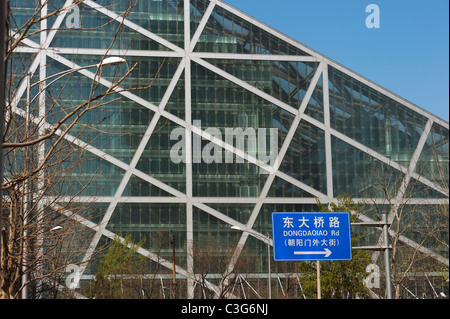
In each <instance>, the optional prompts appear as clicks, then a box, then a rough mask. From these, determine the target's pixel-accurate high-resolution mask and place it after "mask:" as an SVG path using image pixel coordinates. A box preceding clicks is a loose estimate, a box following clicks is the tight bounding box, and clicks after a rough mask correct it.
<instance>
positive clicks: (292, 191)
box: [267, 176, 314, 198]
mask: <svg viewBox="0 0 450 319" xmlns="http://www.w3.org/2000/svg"><path fill="white" fill-rule="evenodd" d="M267 196H268V197H282V198H284V197H309V198H311V197H314V195H312V194H310V193H308V192H307V191H305V190H303V189H301V188H299V187H297V186H295V185H293V184H291V183H289V182H287V181H285V180H284V179H282V178H280V177H278V176H275V178H274V180H273V182H272V186H271V187H270V190H269V193H268V194H267Z"/></svg>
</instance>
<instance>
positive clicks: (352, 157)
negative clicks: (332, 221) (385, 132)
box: [331, 136, 404, 198]
mask: <svg viewBox="0 0 450 319" xmlns="http://www.w3.org/2000/svg"><path fill="white" fill-rule="evenodd" d="M331 147H332V156H333V193H334V196H339V195H345V194H351V196H352V197H353V198H386V196H389V198H394V197H395V196H397V191H398V188H399V187H400V185H401V183H402V182H403V179H404V174H403V173H401V172H400V171H398V170H396V169H394V168H392V167H391V166H388V165H386V164H384V163H382V162H380V161H379V160H377V159H375V158H373V157H371V156H370V155H368V154H367V153H365V152H363V151H360V150H359V149H356V148H354V147H353V146H351V145H350V144H347V143H346V142H344V141H342V140H340V139H338V138H336V137H334V136H332V138H331ZM386 192H387V193H388V195H386Z"/></svg>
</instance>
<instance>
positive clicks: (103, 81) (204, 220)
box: [11, 0, 449, 298]
mask: <svg viewBox="0 0 450 319" xmlns="http://www.w3.org/2000/svg"><path fill="white" fill-rule="evenodd" d="M35 2H36V1H33V0H27V1H22V0H11V10H12V14H13V16H14V22H13V23H12V28H13V29H14V27H16V28H17V27H18V26H20V25H22V24H23V23H25V21H26V20H27V18H28V17H30V16H31V15H33V13H34V7H35ZM78 2H79V1H65V0H64V1H63V0H52V1H49V3H48V4H46V6H45V11H44V10H43V11H42V12H40V13H38V15H40V14H42V15H44V14H48V13H52V12H56V11H58V10H60V9H61V8H67V10H62V11H60V12H58V14H57V15H54V16H50V17H49V18H48V19H46V20H45V21H44V22H41V23H40V24H37V25H35V26H34V27H35V28H37V29H39V28H41V29H42V30H44V31H43V32H42V33H38V34H37V35H34V36H31V37H29V38H26V39H24V40H23V41H22V44H21V46H19V47H18V48H17V49H16V50H15V59H16V62H17V68H23V69H24V70H26V71H27V73H30V74H32V80H33V81H34V82H37V81H45V79H46V78H49V77H50V76H52V75H54V74H57V73H59V72H63V71H66V70H67V71H69V70H71V69H77V68H80V67H83V66H89V65H93V64H96V63H98V62H99V61H100V60H101V59H102V57H103V56H104V55H105V54H106V55H111V56H121V57H123V58H124V59H125V60H126V64H122V65H120V66H117V67H110V68H107V67H103V68H102V69H101V72H97V73H96V71H95V69H94V70H89V69H83V70H79V71H77V72H74V73H73V74H71V75H70V77H65V78H62V79H61V80H59V81H57V82H55V83H53V84H52V85H51V86H49V87H48V88H47V89H46V92H45V96H46V99H45V101H44V102H43V104H42V103H41V104H39V105H40V106H38V107H36V108H34V109H33V108H32V109H31V111H30V112H35V113H33V114H34V115H35V116H36V114H37V112H38V111H37V110H38V109H39V108H46V109H45V110H44V111H45V113H46V116H45V122H46V125H48V126H49V127H52V125H55V123H56V122H57V121H58V119H59V118H60V117H61V116H62V115H63V114H64V112H67V111H68V110H71V109H72V108H73V107H74V106H76V105H79V104H80V103H82V102H83V101H86V100H89V98H90V97H92V96H95V94H99V93H101V92H104V91H105V90H108V88H109V87H111V85H112V83H113V82H114V81H115V80H117V79H118V78H120V77H121V76H122V75H123V74H125V73H126V72H127V70H130V69H131V68H132V66H133V65H135V64H136V65H137V67H136V68H135V69H133V70H132V71H131V73H130V74H129V76H128V77H127V78H126V79H125V81H124V82H123V83H121V86H120V87H121V88H122V89H129V90H123V91H121V92H120V93H118V94H117V96H116V95H114V96H112V97H108V98H106V99H105V101H104V102H105V103H104V105H99V106H98V107H96V108H95V109H93V110H92V111H89V112H87V113H86V114H85V115H83V116H82V117H81V118H80V120H79V122H78V123H77V124H76V125H75V126H74V127H73V128H72V130H71V131H70V136H64V138H65V140H66V141H67V143H68V144H72V145H75V146H74V147H78V148H80V149H82V150H83V152H82V154H83V157H84V159H85V160H84V161H83V163H82V165H79V166H78V167H77V168H76V169H74V170H73V171H71V172H70V173H69V174H67V176H66V178H65V179H64V183H61V187H60V188H58V189H59V193H58V194H54V195H55V196H54V197H53V198H56V199H55V203H56V204H58V205H61V206H63V205H66V204H67V203H70V204H69V205H66V206H64V207H70V206H73V207H75V206H77V205H87V207H88V208H89V210H90V211H91V212H93V213H94V215H95V217H91V218H87V219H83V218H84V217H83V216H78V218H79V220H80V227H84V228H85V230H86V232H87V233H88V235H87V236H86V237H85V239H84V240H85V241H86V243H85V246H86V252H85V254H84V255H83V258H84V260H85V261H86V263H84V264H82V267H80V268H79V272H78V273H77V274H76V280H77V281H79V282H83V281H86V280H89V279H91V278H92V275H94V274H95V263H94V262H88V261H89V260H90V259H91V257H92V255H93V254H94V252H95V251H96V249H100V247H101V246H102V245H103V244H104V243H105V242H107V241H108V240H111V239H112V238H114V237H115V236H122V237H125V235H128V234H129V235H130V236H131V238H132V239H133V240H134V241H135V242H139V241H141V240H143V239H144V238H145V242H144V243H143V244H142V247H141V249H140V250H139V251H138V253H139V254H140V255H142V256H144V257H145V258H146V260H147V262H148V273H149V274H147V275H149V276H150V275H151V276H154V277H152V278H153V279H157V280H161V285H164V284H163V282H166V283H167V285H169V284H170V281H171V276H172V270H173V268H172V267H173V264H172V261H173V260H172V258H173V253H174V252H175V256H176V257H175V263H176V269H175V271H176V275H177V280H179V281H180V282H183V291H181V289H180V292H179V294H180V296H184V297H189V298H197V297H201V295H202V294H205V293H207V294H210V295H211V296H214V295H216V296H218V295H220V291H221V284H223V282H224V280H223V279H224V278H225V277H226V276H225V275H224V274H226V273H227V271H230V269H233V268H235V266H236V267H237V265H238V264H239V265H240V267H244V265H245V266H246V267H245V268H240V274H241V277H242V278H241V279H242V280H241V285H246V289H247V290H243V289H242V290H239V289H238V288H236V290H233V292H232V293H233V294H235V296H239V297H245V296H247V295H248V296H253V297H257V296H263V297H264V296H265V294H266V292H265V290H266V289H267V287H264V284H265V282H266V281H267V270H268V265H267V248H266V236H267V234H270V233H271V213H272V212H275V211H278V212H280V211H288V212H289V211H292V212H300V211H306V212H307V211H316V210H317V209H318V207H317V199H319V200H320V202H321V203H329V202H333V201H336V198H337V197H338V196H340V195H344V194H348V195H350V196H352V198H353V199H354V200H355V201H357V202H361V203H364V214H363V215H362V216H360V219H361V220H362V221H366V222H367V221H378V220H380V214H382V213H387V214H388V219H389V220H390V221H391V222H393V223H395V220H396V218H397V217H398V210H399V207H402V210H403V211H405V212H406V211H411V212H413V211H416V210H418V211H420V212H421V213H422V214H424V213H425V214H428V215H430V216H431V215H432V214H434V213H435V208H436V207H437V206H439V205H444V204H445V203H448V198H449V193H448V184H449V172H448V161H449V124H448V122H446V121H444V120H442V119H440V118H438V117H436V116H434V115H432V114H430V113H428V112H427V111H425V110H423V109H421V108H420V107H418V106H416V105H414V104H412V103H410V102H408V101H406V100H404V99H402V98H401V97H399V96H397V95H395V94H394V93H392V92H390V91H388V90H386V89H385V88H382V87H380V86H378V85H376V84H375V83H372V82H370V81H369V80H367V79H365V78H363V77H362V76H360V75H358V74H356V73H354V72H352V71H351V70H348V69H347V68H345V67H343V66H341V65H339V64H338V63H336V62H334V61H333V60H331V59H329V58H327V57H325V56H323V55H321V54H319V53H317V52H315V51H313V50H311V49H310V48H308V47H306V46H304V45H302V44H301V43H299V42H297V41H295V40H293V39H291V38H289V37H287V36H286V35H283V34H281V33H280V32H278V31H276V30H274V29H272V28H270V27H269V26H267V25H265V24H263V23H261V22H259V21H257V20H255V19H253V18H251V17H249V16H247V15H246V14H244V13H242V12H240V11H239V10H237V9H236V8H234V7H231V6H229V5H228V4H227V3H226V2H222V1H219V0H217V1H216V0H135V1H132V2H130V3H129V2H127V1H115V0H98V1H90V0H88V1H82V2H79V3H78ZM73 3H76V5H75V6H74V5H73ZM16 62H15V63H16ZM47 82H48V81H47ZM93 83H94V84H95V85H93ZM17 87H18V89H19V90H18V92H19V93H20V92H21V94H22V96H21V99H20V100H19V99H18V100H16V101H13V102H14V103H15V105H14V107H15V110H16V113H17V114H18V115H21V114H22V115H23V110H25V108H24V107H25V89H24V84H23V82H21V83H18V84H17ZM135 87H140V88H141V89H138V90H135V89H133V88H135ZM37 90H38V88H37V87H35V88H33V90H32V92H31V93H32V94H37V92H38V91H37ZM117 97H119V99H118V98H117ZM52 99H53V100H54V99H58V101H59V102H58V103H56V104H55V103H54V104H52V107H49V105H45V103H48V104H49V103H50V102H51V101H52ZM108 99H109V100H108ZM106 102H108V103H106ZM36 103H37V102H36ZM237 129H241V131H243V132H244V133H243V134H244V138H243V139H242V141H244V142H243V143H239V141H238V139H239V138H240V137H239V136H232V137H231V139H226V133H227V132H230V130H233V132H235V133H236V132H240V131H236V130H237ZM261 132H262V133H261ZM274 132H275V133H276V136H275V140H274V139H273V134H271V133H274ZM255 139H256V141H255ZM255 145H257V146H258V148H257V152H255V148H254V147H253V148H252V146H255ZM177 146H178V148H177ZM47 147H50V144H49V145H47ZM263 155H265V156H266V157H264V156H263ZM269 155H271V157H270V158H271V159H272V161H268V160H267V158H268V157H267V156H269ZM56 195H57V196H56ZM447 207H448V206H447ZM410 215H411V216H415V217H416V219H415V220H413V221H412V225H413V226H411V224H409V225H410V226H408V227H409V229H407V230H402V236H401V237H400V241H401V242H402V245H404V246H405V247H407V248H408V247H409V248H411V249H413V248H417V247H418V246H420V248H419V251H420V254H422V255H425V256H428V257H429V258H430V259H431V260H433V262H435V263H436V269H439V267H440V266H439V265H441V266H442V265H444V267H447V268H446V269H447V271H448V258H449V257H448V239H447V246H445V245H441V244H439V240H436V241H435V242H434V243H432V244H430V243H429V241H427V242H426V244H425V245H422V240H423V232H421V229H424V228H425V227H426V225H425V223H422V220H421V217H420V216H422V215H420V214H415V213H411V214H410ZM396 216H397V217H396ZM447 216H448V213H447ZM409 218H413V217H409ZM447 222H448V221H447ZM232 226H238V227H240V228H241V229H246V230H248V231H244V232H242V231H236V230H232V229H231V227H232ZM447 229H448V227H447ZM391 235H392V236H395V234H394V233H391ZM441 235H442V236H444V237H445V236H447V238H448V233H447V234H440V236H441ZM380 236H381V232H380V231H378V230H373V231H371V232H370V234H368V235H367V236H366V237H364V238H363V240H362V244H366V245H374V244H376V243H377V241H378V240H379V238H380ZM442 236H441V237H440V238H444V237H442ZM444 241H445V240H444ZM172 244H173V245H172ZM173 247H174V248H173ZM206 256H210V257H211V260H209V259H207V258H206ZM372 260H373V262H374V263H378V264H380V265H381V264H382V261H381V258H379V254H378V253H376V252H375V253H373V254H372ZM214 261H215V262H214ZM445 265H446V266H445ZM271 266H272V274H271V278H272V282H273V293H274V294H275V293H277V294H278V295H277V296H279V297H281V296H282V294H284V292H283V280H286V278H288V277H289V276H291V277H289V278H295V283H299V282H300V281H299V280H300V279H299V277H298V275H297V274H296V273H297V269H296V266H295V265H290V264H288V263H282V262H275V261H273V259H272V261H271ZM291 266H292V267H291ZM244 273H245V274H247V276H244V275H242V274H244ZM243 282H245V284H242V283H243ZM261 285H262V286H261ZM201 287H206V289H202V288H201ZM261 287H263V288H261ZM280 287H281V288H280ZM275 290H276V291H277V292H275ZM205 291H207V292H205ZM245 291H247V295H246V294H245ZM161 293H162V294H164V289H162V292H161ZM379 293H380V294H381V295H383V294H384V293H383V292H379Z"/></svg>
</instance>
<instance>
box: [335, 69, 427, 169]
mask: <svg viewBox="0 0 450 319" xmlns="http://www.w3.org/2000/svg"><path fill="white" fill-rule="evenodd" d="M329 87H330V122H331V126H332V128H334V129H336V130H338V131H339V132H341V133H343V134H345V135H347V136H348V137H350V138H352V139H354V140H356V141H358V142H360V143H362V144H364V145H366V146H367V147H369V148H371V149H373V150H375V151H377V152H378V153H380V154H382V155H384V156H387V157H389V158H391V159H392V160H394V161H396V162H398V163H400V164H402V165H404V166H406V167H407V166H408V164H409V161H410V160H411V156H412V154H413V153H414V151H415V150H416V147H417V144H418V142H419V139H420V136H421V134H422V132H423V129H424V127H425V124H426V122H427V119H426V118H425V117H423V116H422V115H420V114H418V113H415V112H414V111H412V110H411V109H409V108H407V107H406V106H404V105H402V104H400V103H398V102H396V101H394V100H393V99H391V98H389V97H387V96H385V95H383V94H381V93H380V92H378V91H376V90H374V89H372V88H371V87H368V86H366V85H365V84H362V83H361V82H359V81H357V80H355V79H353V78H351V77H350V76H348V75H346V74H344V73H342V72H340V71H338V70H337V69H334V68H333V67H331V66H330V67H329Z"/></svg>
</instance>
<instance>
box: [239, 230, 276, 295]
mask: <svg viewBox="0 0 450 319" xmlns="http://www.w3.org/2000/svg"><path fill="white" fill-rule="evenodd" d="M231 229H234V230H240V231H242V232H246V233H249V234H250V235H252V236H254V237H256V238H258V239H261V240H262V241H264V242H265V243H266V244H267V266H268V273H269V277H268V279H267V280H268V284H269V299H272V282H271V273H270V237H269V235H267V236H264V235H261V234H260V233H257V232H256V231H254V230H251V229H242V228H241V227H239V226H232V227H231Z"/></svg>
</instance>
